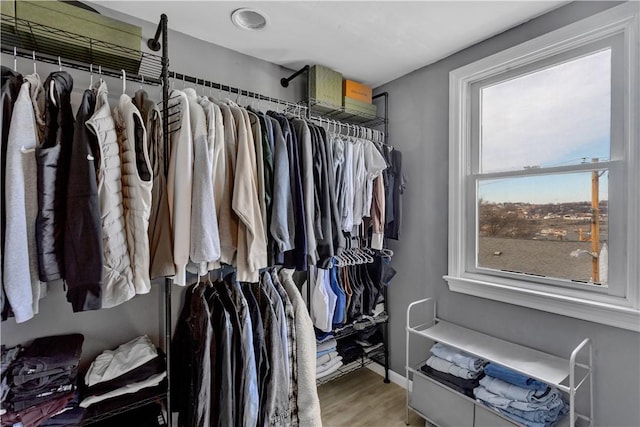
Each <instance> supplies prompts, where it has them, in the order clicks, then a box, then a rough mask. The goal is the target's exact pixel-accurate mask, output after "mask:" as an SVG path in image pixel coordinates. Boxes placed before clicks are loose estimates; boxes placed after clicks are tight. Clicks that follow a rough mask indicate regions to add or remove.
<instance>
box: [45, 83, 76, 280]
mask: <svg viewBox="0 0 640 427" xmlns="http://www.w3.org/2000/svg"><path fill="white" fill-rule="evenodd" d="M44 87H45V88H46V89H45V91H46V93H47V96H46V102H45V123H46V130H45V136H44V140H43V141H42V144H41V145H39V146H38V147H36V159H37V161H38V217H37V219H36V242H37V244H38V266H39V271H40V280H41V281H43V282H50V281H52V280H57V279H62V278H64V246H63V245H64V239H62V238H61V237H62V236H63V235H64V227H65V213H66V207H65V201H66V186H67V171H68V154H69V147H70V146H71V145H72V143H73V112H72V111H71V90H72V89H73V79H72V78H71V75H69V73H67V72H66V71H56V72H54V73H51V74H50V75H49V77H48V78H47V80H46V81H45V84H44Z"/></svg>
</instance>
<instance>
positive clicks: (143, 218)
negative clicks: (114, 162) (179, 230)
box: [113, 94, 153, 294]
mask: <svg viewBox="0 0 640 427" xmlns="http://www.w3.org/2000/svg"><path fill="white" fill-rule="evenodd" d="M113 116H114V118H115V121H116V130H117V135H118V145H119V146H120V160H121V162H122V163H121V164H122V196H123V206H124V225H125V229H126V232H127V245H128V247H129V259H130V261H131V268H132V270H133V284H134V287H135V290H136V293H137V294H146V293H148V292H149V291H150V290H151V280H150V279H149V260H150V258H151V257H150V255H149V237H148V230H149V215H150V213H151V187H152V185H153V172H152V169H151V162H150V161H149V147H148V144H147V132H146V130H145V127H144V122H143V121H142V116H141V115H140V112H139V111H138V109H137V108H136V106H135V105H133V103H132V101H131V98H130V97H129V96H128V95H126V94H122V96H120V103H119V104H118V106H117V107H116V108H115V109H114V110H113Z"/></svg>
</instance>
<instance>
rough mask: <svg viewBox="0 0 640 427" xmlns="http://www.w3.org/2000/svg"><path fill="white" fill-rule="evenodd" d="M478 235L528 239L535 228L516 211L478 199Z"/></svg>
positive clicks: (533, 233) (532, 234)
mask: <svg viewBox="0 0 640 427" xmlns="http://www.w3.org/2000/svg"><path fill="white" fill-rule="evenodd" d="M479 215H480V218H479V220H480V221H479V222H480V223H479V226H480V227H479V228H480V235H482V236H487V237H509V238H521V239H528V238H531V237H533V236H534V235H535V228H534V226H533V224H531V223H530V222H529V221H528V220H527V219H526V218H524V217H523V216H521V215H518V212H516V211H513V210H509V209H508V208H507V207H505V206H502V205H496V204H495V203H487V202H485V201H484V200H482V199H481V200H480V212H479Z"/></svg>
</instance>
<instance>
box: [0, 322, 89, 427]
mask: <svg viewBox="0 0 640 427" xmlns="http://www.w3.org/2000/svg"><path fill="white" fill-rule="evenodd" d="M83 342H84V337H83V336H82V335H81V334H69V335H60V336H52V337H43V338H37V339H35V340H34V341H33V342H32V343H31V345H29V346H28V347H26V348H25V350H24V351H22V352H19V353H18V354H17V355H15V356H17V357H16V358H15V360H14V361H13V363H11V365H10V366H9V367H6V366H3V367H4V368H6V372H7V376H6V380H7V382H6V384H7V385H8V386H9V391H8V393H7V395H6V399H4V400H3V402H2V405H3V411H6V413H4V414H3V416H2V426H13V425H16V424H20V423H21V425H22V426H23V427H31V426H39V425H41V424H43V423H44V422H45V421H46V420H48V419H49V418H51V417H52V416H54V415H56V414H58V413H59V412H61V411H62V410H63V409H64V408H65V407H66V406H67V405H68V403H69V402H70V401H71V400H72V399H73V396H74V393H75V390H76V385H75V384H76V376H77V373H78V364H79V363H80V355H81V353H82V343H83ZM4 359H5V357H4V355H3V360H4ZM3 394H4V393H3Z"/></svg>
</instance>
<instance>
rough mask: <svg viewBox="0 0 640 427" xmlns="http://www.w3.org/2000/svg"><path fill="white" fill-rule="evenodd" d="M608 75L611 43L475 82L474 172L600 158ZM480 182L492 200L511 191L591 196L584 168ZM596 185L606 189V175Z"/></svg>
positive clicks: (532, 196)
mask: <svg viewBox="0 0 640 427" xmlns="http://www.w3.org/2000/svg"><path fill="white" fill-rule="evenodd" d="M610 75H611V51H610V50H604V51H601V52H597V53H594V54H591V55H588V56H585V57H582V58H578V59H574V60H571V61H569V62H567V63H563V64H560V65H557V66H554V67H551V68H547V69H545V70H542V71H538V72H534V73H532V74H528V75H525V76H522V77H518V78H515V79H512V80H508V81H505V82H501V83H498V84H495V85H493V86H489V87H486V88H483V89H482V93H481V99H482V101H481V103H482V106H481V109H482V119H481V120H482V133H481V138H482V141H481V153H482V154H481V173H487V172H499V171H509V170H523V169H524V168H526V167H530V166H536V167H541V168H544V167H552V166H565V165H572V164H579V163H582V162H584V161H585V160H584V159H586V161H588V162H590V161H591V159H592V158H595V157H597V158H599V159H600V160H608V159H609V153H610V150H609V139H610V115H611V113H610V108H611V79H610ZM587 175H588V176H587ZM585 177H586V178H588V179H586V181H585ZM532 184H534V185H532ZM482 187H483V191H485V192H486V199H488V200H494V201H507V200H506V199H503V198H504V197H509V199H510V201H525V200H514V199H513V197H515V196H518V195H519V196H518V197H516V199H517V198H520V199H527V200H528V201H531V202H535V203H549V202H552V203H553V202H555V203H558V202H560V201H563V200H564V201H583V200H590V199H591V196H590V195H591V180H590V174H568V175H564V176H563V177H562V179H561V182H559V181H558V178H557V177H554V178H552V177H539V178H535V179H533V178H531V179H530V180H522V179H517V180H513V179H512V180H507V181H505V180H501V181H500V184H498V183H493V184H491V185H483V186H482ZM602 187H603V191H605V192H606V177H605V181H604V182H603V185H602ZM490 188H491V189H490ZM523 191H526V192H527V193H522V192H523ZM479 196H480V197H483V196H482V195H479Z"/></svg>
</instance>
